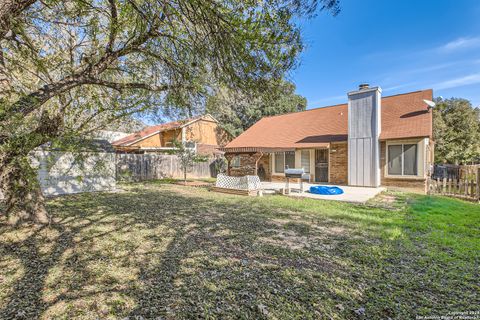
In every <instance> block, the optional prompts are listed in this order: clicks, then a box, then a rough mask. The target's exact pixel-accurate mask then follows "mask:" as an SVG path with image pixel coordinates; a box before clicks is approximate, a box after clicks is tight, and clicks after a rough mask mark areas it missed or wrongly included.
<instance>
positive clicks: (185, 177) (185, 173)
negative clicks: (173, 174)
mask: <svg viewBox="0 0 480 320" xmlns="http://www.w3.org/2000/svg"><path fill="white" fill-rule="evenodd" d="M183 183H184V184H185V185H187V168H184V169H183Z"/></svg>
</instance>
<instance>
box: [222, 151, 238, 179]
mask: <svg viewBox="0 0 480 320" xmlns="http://www.w3.org/2000/svg"><path fill="white" fill-rule="evenodd" d="M224 156H225V159H227V175H230V169H231V163H232V159H233V158H234V157H235V154H232V153H225V155H224Z"/></svg>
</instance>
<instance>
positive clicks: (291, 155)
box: [274, 151, 295, 173]
mask: <svg viewBox="0 0 480 320" xmlns="http://www.w3.org/2000/svg"><path fill="white" fill-rule="evenodd" d="M274 164H275V168H274V169H275V172H276V173H283V172H285V169H286V168H287V167H288V168H295V151H286V152H275V163H274Z"/></svg>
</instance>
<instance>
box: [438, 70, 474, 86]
mask: <svg viewBox="0 0 480 320" xmlns="http://www.w3.org/2000/svg"><path fill="white" fill-rule="evenodd" d="M475 83H480V73H475V74H470V75H467V76H463V77H460V78H455V79H450V80H445V81H442V82H439V83H437V84H434V85H433V86H432V87H433V88H434V89H436V90H441V89H451V88H457V87H462V86H467V85H470V84H475Z"/></svg>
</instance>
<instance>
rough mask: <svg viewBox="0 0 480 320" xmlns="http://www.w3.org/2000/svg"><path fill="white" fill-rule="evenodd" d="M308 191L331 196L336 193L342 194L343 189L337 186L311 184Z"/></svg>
mask: <svg viewBox="0 0 480 320" xmlns="http://www.w3.org/2000/svg"><path fill="white" fill-rule="evenodd" d="M310 193H314V194H322V195H326V196H333V195H337V194H342V193H343V190H342V189H340V188H339V187H327V186H312V187H310Z"/></svg>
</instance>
